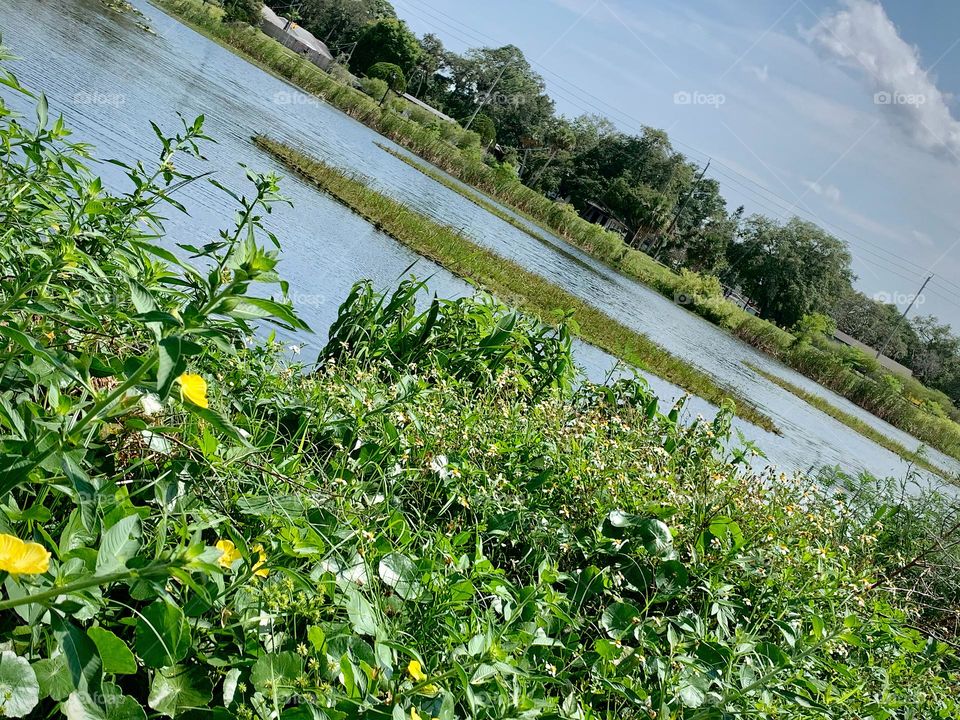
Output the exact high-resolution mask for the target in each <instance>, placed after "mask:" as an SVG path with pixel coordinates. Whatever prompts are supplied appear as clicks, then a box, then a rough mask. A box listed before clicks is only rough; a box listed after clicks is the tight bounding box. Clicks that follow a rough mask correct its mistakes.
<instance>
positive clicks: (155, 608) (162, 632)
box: [135, 602, 190, 709]
mask: <svg viewBox="0 0 960 720" xmlns="http://www.w3.org/2000/svg"><path fill="white" fill-rule="evenodd" d="M135 646H136V649H137V654H138V655H140V657H141V659H142V660H143V662H144V664H145V665H147V667H154V668H161V667H167V666H169V665H173V664H174V663H176V662H179V661H180V660H182V659H183V658H185V657H186V655H187V651H188V650H189V649H190V626H189V625H187V623H186V620H185V619H184V617H183V612H182V611H181V610H180V608H178V607H176V606H174V605H171V604H170V603H168V602H155V603H153V604H152V605H150V606H148V607H147V608H146V609H145V610H144V611H143V617H140V618H137V635H136V643H135ZM151 707H154V706H153V705H151ZM154 709H157V708H154Z"/></svg>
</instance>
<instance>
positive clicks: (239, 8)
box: [223, 0, 263, 27]
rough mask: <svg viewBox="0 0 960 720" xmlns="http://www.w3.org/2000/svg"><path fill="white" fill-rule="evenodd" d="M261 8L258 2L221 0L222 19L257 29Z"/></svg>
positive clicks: (261, 5) (257, 0)
mask: <svg viewBox="0 0 960 720" xmlns="http://www.w3.org/2000/svg"><path fill="white" fill-rule="evenodd" d="M262 8H263V3H262V2H260V0H223V19H224V20H225V21H226V22H242V23H247V24H248V25H254V26H257V27H259V25H260V11H261V9H262Z"/></svg>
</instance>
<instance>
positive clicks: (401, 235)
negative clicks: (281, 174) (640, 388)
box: [254, 135, 779, 432]
mask: <svg viewBox="0 0 960 720" xmlns="http://www.w3.org/2000/svg"><path fill="white" fill-rule="evenodd" d="M254 142H255V143H256V144H257V146H259V147H260V148H261V149H263V150H265V151H267V152H269V153H270V154H271V155H273V156H274V157H275V158H277V159H278V160H279V161H281V162H282V163H283V164H284V165H286V166H287V167H289V168H290V169H291V170H294V171H295V172H297V173H298V174H300V175H301V176H302V177H304V178H306V179H307V180H309V181H310V182H312V183H313V184H314V185H316V186H317V187H318V188H320V189H321V190H323V191H324V192H326V193H328V194H329V195H330V196H332V197H333V198H335V199H336V200H338V201H339V202H341V203H343V204H344V205H346V206H347V207H349V208H350V209H351V210H353V211H354V212H356V213H357V214H358V215H360V216H362V217H363V218H365V219H366V220H367V221H369V222H370V223H371V224H373V225H374V226H375V227H377V228H378V229H379V230H382V231H383V232H385V233H387V234H388V235H390V236H391V237H393V238H394V239H395V240H397V241H399V242H401V243H403V244H404V245H406V246H407V247H409V248H410V249H412V250H414V251H416V252H417V253H419V254H420V255H423V256H424V257H426V258H429V259H430V260H433V261H434V262H436V263H438V264H439V265H442V266H443V267H445V268H447V269H448V270H450V271H451V272H452V273H454V274H455V275H458V276H460V277H463V278H467V279H469V280H471V281H473V282H475V283H477V284H478V285H480V286H481V287H483V288H485V289H487V290H489V291H490V292H492V293H493V294H495V295H497V296H498V297H499V298H500V299H501V300H503V301H505V302H507V303H508V304H512V305H514V306H516V307H518V308H520V309H522V310H524V311H526V312H529V313H531V314H532V315H535V316H537V317H539V318H540V319H541V320H543V321H544V322H556V319H557V313H558V310H559V311H572V312H573V313H574V315H575V322H574V323H573V324H572V326H571V330H573V331H574V332H575V334H576V335H577V336H579V337H580V338H581V339H583V340H585V341H587V342H589V343H591V344H593V345H596V346H597V347H599V348H601V349H603V350H606V351H607V352H609V353H610V354H612V355H615V356H616V357H619V358H622V359H623V360H625V361H627V362H629V363H631V364H632V365H636V366H638V367H640V368H643V369H645V370H648V371H650V372H652V373H654V374H655V375H658V376H659V377H661V378H663V379H664V380H667V381H668V382H671V383H674V384H675V385H678V386H679V387H681V388H683V389H684V390H686V391H688V392H690V393H693V394H695V395H698V396H699V397H701V398H703V399H704V400H706V401H708V402H711V403H713V404H714V405H717V406H719V405H721V404H723V403H724V402H727V401H731V400H732V401H733V402H734V404H735V406H736V413H737V415H738V416H739V417H741V418H742V419H744V420H747V421H749V422H751V423H753V424H755V425H757V426H758V427H761V428H763V429H765V430H768V431H770V432H779V430H778V428H777V426H776V425H775V424H774V422H773V420H772V419H771V418H770V417H768V416H767V415H765V414H763V413H762V412H760V410H758V409H757V408H756V407H755V406H754V405H753V404H752V403H751V402H750V401H749V400H747V399H746V398H745V397H742V396H740V395H739V394H738V393H736V392H735V391H732V390H729V389H726V388H723V387H721V386H720V385H718V384H717V383H716V382H715V381H714V380H713V379H712V378H710V377H709V376H708V375H706V374H705V373H703V372H701V371H700V370H697V369H696V368H694V367H692V366H691V365H690V364H688V363H686V362H684V361H683V360H681V359H680V358H678V357H676V356H674V355H672V354H670V353H669V352H668V351H667V350H665V349H664V348H662V347H660V346H659V345H657V344H656V343H654V342H653V341H651V340H650V339H649V338H647V337H646V336H645V335H643V334H641V333H639V332H636V331H635V330H631V329H630V328H628V327H626V326H625V325H623V324H622V323H620V322H618V321H616V320H614V319H613V318H611V317H610V316H608V315H606V314H605V313H603V312H602V311H600V310H598V309H597V308H595V307H594V306H592V305H590V304H589V303H587V302H585V301H584V300H582V299H581V298H579V297H577V296H575V295H573V294H572V293H570V292H568V291H567V290H564V289H563V288H561V287H560V286H559V285H556V284H555V283H552V282H550V281H549V280H547V279H545V278H543V277H541V276H540V275H537V274H535V273H532V272H530V271H528V270H526V269H525V268H523V267H521V266H520V265H518V264H517V263H515V262H513V261H511V260H507V259H506V258H503V257H500V256H499V255H497V254H496V253H494V252H492V251H490V250H487V249H486V248H483V247H481V246H479V245H477V244H476V243H475V242H473V241H472V240H470V239H468V238H466V237H464V236H463V235H462V234H461V233H460V232H459V231H457V230H456V229H454V228H452V227H449V226H445V225H440V224H438V223H436V222H434V221H433V220H432V219H430V218H428V217H426V216H424V215H422V214H420V213H418V212H416V211H414V210H411V209H410V208H409V207H407V206H406V205H404V204H403V203H400V202H398V201H397V200H394V199H392V198H389V197H387V196H385V195H382V194H381V193H379V192H377V191H375V190H372V189H371V188H370V187H368V186H367V184H366V183H365V182H364V181H363V180H362V179H360V178H358V177H354V176H351V175H349V174H347V173H345V172H344V171H342V170H340V169H339V168H335V167H332V166H330V165H328V164H326V163H324V162H323V161H321V160H317V159H316V158H313V157H310V156H309V155H307V154H306V153H304V152H301V151H300V150H297V149H295V148H292V147H290V146H289V145H286V144H284V143H281V142H278V141H276V140H273V139H271V138H268V137H265V136H262V135H258V136H256V137H255V138H254Z"/></svg>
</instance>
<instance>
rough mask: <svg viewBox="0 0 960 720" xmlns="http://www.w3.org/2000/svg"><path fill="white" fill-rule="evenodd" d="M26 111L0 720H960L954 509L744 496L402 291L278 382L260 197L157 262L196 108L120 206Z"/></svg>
mask: <svg viewBox="0 0 960 720" xmlns="http://www.w3.org/2000/svg"><path fill="white" fill-rule="evenodd" d="M0 80H2V82H3V84H4V85H6V86H7V89H8V91H16V92H25V91H23V90H21V89H19V86H18V85H17V83H16V80H15V78H13V77H12V76H10V75H8V74H6V73H3V74H0ZM45 108H46V103H45V101H43V100H42V98H41V99H39V100H38V115H39V118H38V119H39V122H38V123H37V125H36V127H33V126H32V125H31V124H24V123H22V122H21V121H20V120H17V119H15V118H12V117H11V116H10V114H9V111H8V109H7V108H6V107H5V106H4V105H2V104H0V140H2V142H0V232H2V233H3V238H2V243H0V308H2V318H3V322H2V323H0V573H2V575H0V580H2V588H3V597H2V599H0V691H2V692H0V715H4V716H8V717H30V718H43V717H60V716H65V717H67V718H71V719H72V720H81V719H82V720H87V719H90V718H95V719H103V718H109V719H110V720H127V719H134V718H145V717H151V718H153V717H194V718H240V719H241V720H247V719H248V718H255V717H256V718H264V719H266V718H278V717H282V718H295V719H299V718H310V719H314V718H321V719H326V718H329V719H331V720H340V719H346V718H383V719H384V720H386V719H388V718H389V719H390V720H401V719H405V718H410V720H418V719H419V718H424V719H426V718H439V719H440V720H452V719H453V718H467V717H471V718H490V719H494V718H497V719H506V718H571V719H574V718H576V719H582V720H587V719H590V718H608V719H610V720H613V719H614V718H685V719H690V718H704V719H706V718H711V719H712V718H734V717H736V718H774V717H775V718H850V717H859V718H872V719H876V720H880V719H886V718H924V719H926V718H952V717H956V716H957V712H958V690H960V685H958V683H960V676H958V668H960V666H958V656H957V651H956V643H957V629H958V628H957V624H956V618H957V607H958V590H957V573H956V568H957V565H958V563H957V558H956V549H955V547H954V546H951V542H955V538H956V531H957V526H956V518H957V508H956V507H955V506H953V507H951V506H950V505H949V504H948V503H947V502H946V501H945V500H944V499H942V498H939V497H937V496H933V495H925V496H923V497H922V498H920V499H918V500H909V499H904V498H901V497H900V496H898V495H897V494H896V493H890V492H887V491H886V490H884V489H883V488H882V487H880V488H876V489H875V490H873V491H871V492H870V493H864V492H863V489H864V488H865V487H866V486H867V485H866V484H867V483H868V480H867V479H863V480H862V481H859V482H856V483H853V484H851V485H850V486H849V487H846V488H845V487H841V486H840V485H839V484H838V483H841V482H843V479H842V478H838V479H836V480H835V482H834V483H831V484H830V485H828V486H825V485H821V484H818V483H816V482H815V481H814V480H811V479H806V478H803V477H797V478H787V477H784V476H779V475H776V474H773V473H768V474H764V475H760V476H757V475H755V474H753V473H752V472H751V471H750V470H749V466H748V464H747V460H748V459H749V457H748V455H749V453H745V452H744V451H736V450H729V449H728V448H727V442H728V440H729V430H730V415H729V414H728V413H727V412H722V413H721V414H720V415H718V416H717V418H715V419H714V420H713V421H711V422H707V421H704V420H700V419H697V420H695V421H693V422H692V423H690V424H685V423H682V422H680V421H679V408H673V409H660V408H659V407H658V405H657V401H656V399H655V397H653V396H652V394H651V393H650V392H649V390H648V389H647V388H646V386H645V385H644V384H643V383H642V382H641V381H638V380H626V381H622V382H619V383H617V384H616V385H612V386H598V385H591V384H581V383H579V382H577V380H576V378H575V376H574V370H573V366H572V364H571V360H570V346H569V337H568V335H567V334H566V332H565V331H564V329H563V328H562V327H561V328H559V329H558V328H553V327H546V326H544V325H542V324H540V323H539V322H537V321H534V320H531V319H529V318H526V317H524V316H523V315H519V314H517V313H515V312H510V311H508V310H507V309H505V308H503V307H500V306H499V305H497V304H496V303H494V302H493V301H491V300H489V299H485V298H482V297H481V298H474V299H464V300H459V301H442V300H434V301H433V302H432V303H429V302H428V303H427V305H426V306H425V307H421V308H419V309H418V307H417V303H416V302H415V298H416V295H417V293H418V292H419V291H420V287H419V285H417V284H416V283H413V282H407V283H404V284H403V285H401V286H400V288H398V289H397V290H396V291H395V292H394V293H392V294H389V295H387V296H382V295H379V294H378V293H376V292H374V291H373V289H372V288H370V287H369V285H366V284H362V283H361V284H360V285H358V286H357V287H356V288H355V289H354V291H353V292H352V293H351V295H350V296H349V297H348V298H347V299H346V301H345V303H344V305H343V306H342V308H341V311H340V316H339V318H338V320H337V322H336V323H335V324H334V326H333V327H332V328H331V330H330V341H329V344H328V345H327V346H326V347H325V348H324V350H323V352H322V353H321V355H320V358H319V360H318V361H317V363H316V364H311V365H309V366H302V365H298V364H296V363H293V362H291V360H290V358H289V357H288V355H287V354H286V353H285V349H284V348H283V347H282V346H280V345H278V344H277V343H276V342H273V341H271V340H269V339H268V340H262V341H250V340H249V338H250V336H251V333H252V330H253V327H252V326H251V323H253V322H257V323H264V322H273V323H276V324H279V325H281V326H283V327H285V328H287V329H290V330H296V329H301V330H302V329H303V326H302V323H301V322H300V321H299V320H298V319H297V316H296V313H295V310H294V309H293V308H291V307H290V306H289V304H287V303H286V302H285V301H284V299H283V294H284V292H283V291H284V286H283V284H282V282H281V281H280V278H278V277H277V275H276V273H275V272H274V264H275V261H276V254H275V252H276V251H275V250H269V251H268V250H267V249H265V248H264V247H262V246H261V245H260V244H259V242H258V237H261V236H262V237H264V238H265V239H266V240H267V241H268V242H269V241H270V240H271V239H272V238H271V236H270V235H269V233H268V232H267V231H266V230H265V228H264V224H265V218H266V214H267V211H268V210H269V207H270V204H271V203H275V202H277V201H279V200H280V198H279V196H278V195H277V187H276V179H275V178H273V177H270V176H263V175H259V174H257V173H255V172H253V171H250V172H249V175H248V177H249V180H250V182H251V188H252V190H251V191H250V192H249V193H248V194H246V195H240V194H234V195H233V197H234V198H235V199H236V201H237V205H238V210H239V212H238V215H237V220H236V224H235V225H234V226H233V227H230V228H228V229H226V230H224V231H223V232H222V233H221V234H220V235H219V236H215V237H205V238H196V239H195V240H194V241H193V243H194V244H192V245H181V246H179V248H177V250H176V253H173V252H171V248H172V245H170V244H168V243H167V242H166V240H165V239H164V238H163V231H162V226H161V223H160V221H159V220H158V216H157V214H158V213H159V212H160V211H161V209H162V208H163V207H170V206H171V205H172V207H173V208H176V207H177V205H176V200H175V198H174V196H173V193H174V192H175V191H176V190H177V189H179V188H182V187H183V186H184V185H185V184H188V183H189V182H191V181H192V178H189V177H185V176H183V175H181V174H179V173H178V172H177V171H176V170H175V169H174V167H175V164H176V163H175V155H176V153H178V152H186V153H191V154H194V155H199V153H200V148H199V147H198V143H202V142H203V140H204V138H203V134H202V133H203V131H202V119H198V120H197V121H196V122H193V123H187V124H185V125H184V127H183V129H182V131H181V132H180V133H179V134H178V135H177V136H175V137H168V136H167V135H165V134H164V133H163V132H162V131H160V129H159V128H157V129H156V131H157V135H158V140H159V141H160V144H161V146H162V150H161V155H160V158H159V161H158V163H157V165H156V166H155V167H148V166H145V165H140V164H137V165H133V166H129V167H128V168H127V171H128V176H129V178H130V180H131V189H130V190H129V192H127V193H125V194H113V193H111V192H108V191H107V190H105V189H104V188H103V187H102V185H101V183H100V181H99V180H98V179H96V178H95V177H94V176H93V175H91V174H90V173H89V172H88V171H86V170H85V169H84V167H83V166H82V162H83V158H82V152H83V150H82V148H78V147H75V146H71V145H70V144H69V143H68V137H67V132H66V130H65V129H64V128H63V125H62V123H61V122H59V121H56V122H51V121H49V120H48V118H47V117H46V109H45ZM231 192H232V191H231ZM187 257H189V258H190V259H189V260H187V259H184V258H187ZM255 282H256V283H264V284H265V285H264V287H263V289H261V290H260V291H258V292H257V293H256V294H253V293H252V292H251V284H252V283H255ZM271 287H272V288H274V291H275V293H276V296H277V298H276V299H266V294H267V293H266V292H265V291H267V290H269V288H271ZM824 481H826V479H824ZM825 487H831V488H832V489H824V488H825Z"/></svg>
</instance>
